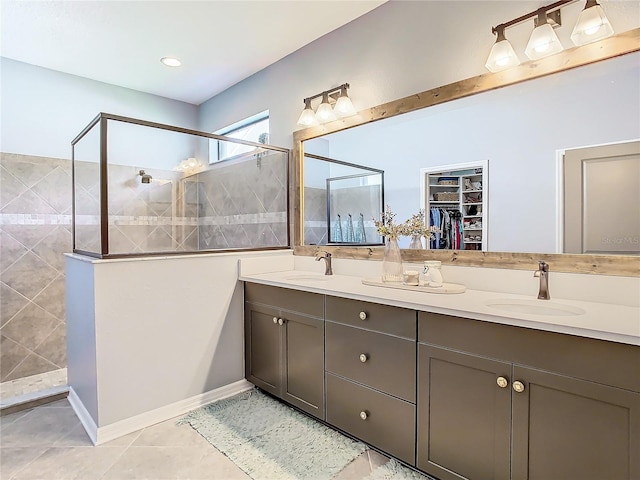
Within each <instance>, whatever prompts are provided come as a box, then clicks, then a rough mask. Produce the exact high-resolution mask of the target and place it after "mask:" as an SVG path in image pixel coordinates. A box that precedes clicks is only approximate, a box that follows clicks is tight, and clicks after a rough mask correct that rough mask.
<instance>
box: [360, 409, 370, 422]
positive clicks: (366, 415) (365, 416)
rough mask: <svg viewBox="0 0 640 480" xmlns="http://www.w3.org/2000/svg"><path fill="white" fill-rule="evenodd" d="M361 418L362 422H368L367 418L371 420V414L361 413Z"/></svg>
mask: <svg viewBox="0 0 640 480" xmlns="http://www.w3.org/2000/svg"><path fill="white" fill-rule="evenodd" d="M360 418H361V419H362V420H366V419H367V418H369V414H368V413H367V412H366V411H364V410H363V411H361V412H360Z"/></svg>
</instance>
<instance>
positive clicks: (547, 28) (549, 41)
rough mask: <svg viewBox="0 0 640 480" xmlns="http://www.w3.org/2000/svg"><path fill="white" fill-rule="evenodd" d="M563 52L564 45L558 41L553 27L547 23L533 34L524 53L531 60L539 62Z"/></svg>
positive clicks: (537, 28)
mask: <svg viewBox="0 0 640 480" xmlns="http://www.w3.org/2000/svg"><path fill="white" fill-rule="evenodd" d="M561 51H562V44H561V43H560V40H558V36H557V35H556V32H554V31H553V27H552V26H551V25H549V24H548V23H545V24H544V25H540V26H539V27H536V28H535V29H534V30H533V32H531V37H529V43H527V48H526V49H525V51H524V53H525V54H526V55H527V57H529V58H530V59H531V60H537V59H539V58H544V57H548V56H549V55H553V54H554V53H558V52H561Z"/></svg>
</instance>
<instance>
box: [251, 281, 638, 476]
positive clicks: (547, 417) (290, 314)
mask: <svg viewBox="0 0 640 480" xmlns="http://www.w3.org/2000/svg"><path fill="white" fill-rule="evenodd" d="M293 273H296V275H292V272H289V273H288V274H287V272H276V273H267V274H256V275H245V276H241V277H240V279H241V280H244V281H245V358H246V364H245V373H246V378H247V380H249V381H250V382H252V383H254V384H255V385H257V386H258V387H260V388H262V389H264V390H265V391H267V392H269V393H272V394H273V395H275V396H277V397H279V398H281V399H282V400H284V401H286V402H288V403H290V404H291V405H294V406H296V407H298V408H300V409H301V410H303V411H305V412H307V413H309V414H311V415H313V416H315V417H317V418H319V419H320V420H323V421H325V422H326V423H328V424H329V425H331V426H333V427H335V428H337V429H339V430H342V431H344V432H346V433H348V434H350V435H352V436H354V437H357V438H359V439H361V440H363V441H364V442H366V443H368V444H370V445H372V446H374V447H376V448H378V449H380V450H381V451H384V452H386V453H388V454H390V455H392V456H394V457H396V458H398V459H400V460H402V461H403V462H405V463H407V464H409V465H412V466H414V467H416V468H418V469H420V470H423V471H424V472H427V473H429V474H431V475H433V476H435V477H437V478H439V479H441V480H445V479H460V478H469V479H476V478H496V479H509V478H513V479H531V480H536V479H541V480H542V479H544V480H548V479H551V478H581V479H587V478H607V479H631V478H639V477H640V457H639V456H638V455H637V452H638V451H640V347H639V346H638V343H639V342H640V336H639V335H637V333H635V327H634V326H633V317H631V318H630V317H628V315H634V314H637V309H633V308H630V307H626V309H625V307H620V306H609V307H611V309H610V310H609V311H610V313H612V314H613V316H615V315H616V314H617V316H618V320H620V317H624V316H625V315H627V318H622V320H623V321H625V322H628V321H629V320H631V328H630V329H628V331H626V332H625V331H621V330H620V329H619V326H616V324H615V323H616V322H615V320H612V322H611V323H612V327H611V329H612V331H610V332H607V331H606V329H605V330H604V331H603V330H602V329H600V330H595V329H593V330H592V329H590V328H589V325H590V324H592V323H593V321H594V318H593V316H594V315H595V316H600V315H603V314H604V312H605V311H607V307H605V306H603V307H602V309H599V308H598V307H596V306H593V305H592V306H590V307H592V308H589V306H588V307H587V308H586V309H585V310H584V312H585V313H584V314H582V315H574V316H570V315H568V316H565V317H564V318H563V319H559V318H558V317H557V316H556V317H554V316H549V315H547V316H546V317H545V316H539V319H540V320H535V318H536V317H535V316H532V315H530V314H526V313H525V314H523V313H520V314H518V313H508V314H506V313H504V312H502V313H496V312H495V311H492V310H491V309H489V310H487V308H486V305H487V304H491V301H492V298H493V297H495V296H496V294H493V293H490V292H479V291H467V292H466V293H464V294H461V295H431V294H427V293H416V292H406V291H402V290H393V289H388V288H384V287H373V286H366V285H362V284H361V282H360V279H359V278H356V277H347V276H340V275H335V276H333V277H329V278H327V279H324V278H322V276H313V275H312V274H309V275H306V276H305V275H304V274H300V273H299V272H293ZM425 296H426V297H425ZM503 296H504V295H503ZM512 297H515V296H512ZM512 300H513V298H512ZM496 301H497V300H496ZM514 301H515V300H514ZM569 303H571V302H569ZM573 303H577V302H573ZM585 305H586V302H583V303H582V306H583V307H584V306H585ZM594 305H597V304H594ZM571 308H575V309H578V308H579V307H578V306H577V305H573V306H571ZM616 308H617V310H616ZM576 311H577V310H576ZM487 312H489V313H487ZM549 317H552V318H549ZM532 318H533V319H532ZM621 328H622V329H623V330H624V327H621ZM633 452H636V453H635V454H634V453H633Z"/></svg>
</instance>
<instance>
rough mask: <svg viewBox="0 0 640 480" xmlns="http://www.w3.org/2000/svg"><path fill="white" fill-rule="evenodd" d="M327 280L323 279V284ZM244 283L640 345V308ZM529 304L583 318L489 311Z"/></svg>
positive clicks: (282, 280)
mask: <svg viewBox="0 0 640 480" xmlns="http://www.w3.org/2000/svg"><path fill="white" fill-rule="evenodd" d="M323 277H324V278H323ZM239 279H240V280H242V281H245V282H253V283H261V284H264V285H272V286H276V287H284V288H291V289H293V290H302V291H306V292H314V293H321V294H325V295H333V296H336V297H344V298H351V299H355V300H363V301H367V302H373V303H381V304H386V305H393V306H397V307H404V308H411V309H414V310H419V311H424V312H433V313H441V314H445V315H454V316H460V317H465V318H471V319H475V320H481V321H487V322H493V323H501V324H505V325H514V326H518V327H526V328H533V329H537V330H546V331H550V332H558V333H565V334H570V335H578V336H582V337H589V338H596V339H601V340H609V341H614V342H620V343H627V344H631V345H640V308H637V307H631V306H625V305H613V304H606V303H595V302H585V301H577V300H565V299H555V298H552V299H551V300H537V299H536V298H532V297H528V296H524V295H514V294H509V293H498V292H487V291H481V290H469V289H467V290H466V291H465V292H464V293H459V294H436V293H427V292H415V291H409V290H399V289H394V288H388V287H378V286H371V285H363V284H362V278H360V277H356V276H347V275H331V276H326V277H325V276H323V275H318V273H317V272H305V271H300V270H287V271H280V272H272V273H261V274H241V275H240V277H239ZM510 302H511V303H514V302H515V303H520V302H522V303H526V304H532V305H538V302H539V304H540V305H541V306H548V307H551V308H553V307H554V306H555V307H558V308H566V309H581V310H584V313H583V314H580V315H539V314H532V313H522V312H517V313H516V312H510V311H503V310H499V309H497V308H495V307H490V306H488V305H489V304H491V303H510Z"/></svg>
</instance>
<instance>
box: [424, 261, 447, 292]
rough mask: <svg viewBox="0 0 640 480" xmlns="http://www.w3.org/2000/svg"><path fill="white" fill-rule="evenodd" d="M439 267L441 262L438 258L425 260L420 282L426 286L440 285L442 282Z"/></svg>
mask: <svg viewBox="0 0 640 480" xmlns="http://www.w3.org/2000/svg"><path fill="white" fill-rule="evenodd" d="M441 268H442V262H441V261H440V260H425V262H424V269H423V270H422V277H423V278H422V279H421V280H422V281H421V282H420V284H421V285H425V286H428V287H441V286H442V283H443V279H442V270H441Z"/></svg>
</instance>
